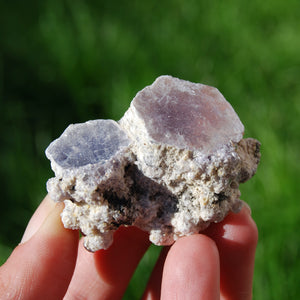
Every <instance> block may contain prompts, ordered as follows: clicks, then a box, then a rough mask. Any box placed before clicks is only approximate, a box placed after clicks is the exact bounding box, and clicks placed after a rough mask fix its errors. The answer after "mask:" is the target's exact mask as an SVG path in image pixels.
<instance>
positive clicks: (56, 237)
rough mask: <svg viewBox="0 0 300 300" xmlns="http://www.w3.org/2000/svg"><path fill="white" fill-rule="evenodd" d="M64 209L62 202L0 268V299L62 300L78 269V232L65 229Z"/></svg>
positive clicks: (37, 218)
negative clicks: (62, 217) (61, 217)
mask: <svg viewBox="0 0 300 300" xmlns="http://www.w3.org/2000/svg"><path fill="white" fill-rule="evenodd" d="M44 208H45V207H44ZM62 209H63V204H62V203H60V204H58V205H56V206H55V208H54V209H53V210H52V211H51V212H50V213H49V215H48V216H47V217H46V219H45V220H44V222H42V224H41V226H40V228H39V229H38V230H37V231H36V233H35V234H34V235H33V236H32V237H31V238H29V239H27V241H26V242H24V243H22V244H20V245H19V246H18V247H16V248H15V250H14V251H13V253H12V254H11V256H10V257H9V259H8V260H7V262H6V263H5V264H4V265H3V266H2V267H1V268H0V299H10V300H11V299H22V300H27V299H28V300H29V299H62V298H63V295H64V294H65V292H66V290H67V287H68V285H69V282H70V280H71V277H72V274H73V271H74V267H75V262H76V255H77V244H78V232H76V231H72V230H67V229H65V228H64V227H63V225H62V223H61V220H60V213H61V211H62ZM44 212H45V211H44ZM35 219H36V220H39V217H38V216H36V217H35ZM34 222H37V223H39V222H40V220H39V221H34ZM37 223H36V224H37ZM31 224H33V223H31ZM27 237H28V236H27Z"/></svg>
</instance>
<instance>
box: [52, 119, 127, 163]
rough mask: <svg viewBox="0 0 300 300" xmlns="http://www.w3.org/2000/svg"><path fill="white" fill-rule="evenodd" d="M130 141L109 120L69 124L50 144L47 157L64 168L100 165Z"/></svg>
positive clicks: (114, 123)
mask: <svg viewBox="0 0 300 300" xmlns="http://www.w3.org/2000/svg"><path fill="white" fill-rule="evenodd" d="M129 144H130V140H129V139H128V138H127V136H126V134H125V132H124V131H123V130H122V129H121V128H120V126H119V125H118V123H116V122H115V121H113V120H94V121H88V122H86V123H82V124H75V125H73V124H72V125H70V126H68V128H67V129H66V130H65V131H64V132H63V134H62V135H61V136H60V137H59V138H58V139H56V140H55V141H54V142H52V143H51V144H50V146H49V147H48V148H47V150H46V155H47V157H48V158H49V159H50V160H51V161H54V162H55V163H56V164H57V165H58V166H60V167H61V168H64V169H73V168H79V167H83V166H86V165H89V164H101V163H105V162H106V161H108V160H109V159H111V158H112V157H113V156H114V155H115V154H116V153H117V152H118V151H119V150H120V148H122V147H127V146H128V145H129Z"/></svg>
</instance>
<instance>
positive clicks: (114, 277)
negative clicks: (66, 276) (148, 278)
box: [65, 227, 150, 300]
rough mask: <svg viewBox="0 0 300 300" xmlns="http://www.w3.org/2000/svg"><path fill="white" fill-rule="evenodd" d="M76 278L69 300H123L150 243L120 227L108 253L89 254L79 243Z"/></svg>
mask: <svg viewBox="0 0 300 300" xmlns="http://www.w3.org/2000/svg"><path fill="white" fill-rule="evenodd" d="M80 244H81V245H80V247H79V252H78V260H77V264H76V268H75V272H74V276H73V278H72V281H71V283H70V286H69V289H68V291H67V294H66V297H65V300H67V299H70V300H71V299H74V298H75V296H76V299H89V300H93V299H97V300H98V299H100V298H101V300H102V299H121V298H122V295H123V294H124V292H125V290H126V288H127V285H128V283H129V281H130V279H131V277H132V275H133V273H134V271H135V269H136V267H137V265H138V263H139V261H140V259H141V258H142V257H143V255H144V253H145V252H146V250H147V249H148V247H149V245H150V242H149V238H148V234H146V233H145V232H143V231H141V230H139V229H137V228H135V227H127V228H125V227H121V228H119V230H117V231H116V232H115V235H114V242H113V244H112V245H111V246H110V248H109V249H107V250H99V251H97V252H95V253H89V252H88V251H87V250H85V249H84V248H83V246H82V243H80Z"/></svg>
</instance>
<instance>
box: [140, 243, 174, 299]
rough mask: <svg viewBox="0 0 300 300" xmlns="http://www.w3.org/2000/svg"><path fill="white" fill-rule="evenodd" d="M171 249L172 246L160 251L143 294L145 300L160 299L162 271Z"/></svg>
mask: <svg viewBox="0 0 300 300" xmlns="http://www.w3.org/2000/svg"><path fill="white" fill-rule="evenodd" d="M169 249H170V247H164V248H163V249H162V251H161V252H160V255H159V257H158V260H157V262H156V264H155V266H154V268H153V271H152V273H151V276H150V278H149V281H148V283H147V286H146V289H145V292H144V294H143V297H142V299H143V300H155V299H158V300H159V299H160V293H161V281H162V273H163V268H164V264H165V260H166V257H167V254H168V252H169Z"/></svg>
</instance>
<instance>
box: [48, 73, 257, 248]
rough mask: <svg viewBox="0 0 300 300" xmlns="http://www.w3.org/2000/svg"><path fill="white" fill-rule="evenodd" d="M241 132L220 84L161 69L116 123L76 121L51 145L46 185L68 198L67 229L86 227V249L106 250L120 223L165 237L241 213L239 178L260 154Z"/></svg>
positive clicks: (165, 241) (162, 241) (162, 240)
mask: <svg viewBox="0 0 300 300" xmlns="http://www.w3.org/2000/svg"><path fill="white" fill-rule="evenodd" d="M243 131H244V127H243V125H242V123H241V122H240V120H239V118H238V116H237V115H236V113H235V112H234V110H233V108H232V107H231V105H230V104H229V103H228V102H227V101H226V100H225V98H224V97H223V96H222V94H221V93H220V92H219V91H218V90H217V89H216V88H213V87H209V86H205V85H202V84H195V83H191V82H188V81H184V80H180V79H177V78H173V77H171V76H161V77H159V78H157V80H156V81H155V82H154V83H153V84H152V85H151V86H148V87H146V88H145V89H143V90H142V91H140V92H139V93H138V94H137V95H136V97H135V98H134V99H133V101H132V103H131V106H130V108H129V109H128V111H127V112H126V113H125V115H124V117H123V118H122V119H121V120H120V121H119V124H118V123H116V122H115V121H112V120H96V121H89V122H86V123H84V124H76V125H71V126H69V127H68V128H67V129H66V131H65V132H64V133H63V134H62V136H61V137H60V138H59V139H57V140H56V141H54V142H53V143H52V144H50V146H49V147H48V149H47V150H46V154H47V157H48V158H49V159H50V160H51V166H52V168H53V170H54V172H55V177H54V178H51V179H49V181H48V183H47V189H48V192H49V193H50V196H51V197H52V199H54V200H55V201H64V202H65V209H64V211H63V213H62V221H63V223H64V225H65V227H67V228H72V229H80V230H81V231H82V232H83V234H84V235H85V237H84V242H85V247H86V248H87V249H88V250H90V251H96V250H98V249H106V248H108V247H109V246H110V244H111V243H112V240H113V233H114V232H115V231H116V230H117V229H118V227H120V226H137V227H139V228H141V229H142V230H145V231H148V232H149V233H150V240H151V241H152V242H153V243H155V244H157V245H169V244H171V243H172V242H174V240H177V239H178V238H179V237H181V236H185V235H190V234H193V233H197V232H199V231H201V230H203V229H204V228H206V227H207V226H208V225H209V224H210V223H211V222H219V221H221V220H223V218H224V217H225V216H226V215H227V214H228V212H229V211H234V212H238V211H239V209H240V207H241V201H240V200H239V197H240V192H239V183H241V182H245V181H246V180H248V179H249V178H251V177H252V176H253V175H254V174H255V171H256V168H257V165H258V163H259V159H260V153H259V147H260V144H259V142H258V141H256V140H254V139H243V138H242V137H243Z"/></svg>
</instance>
